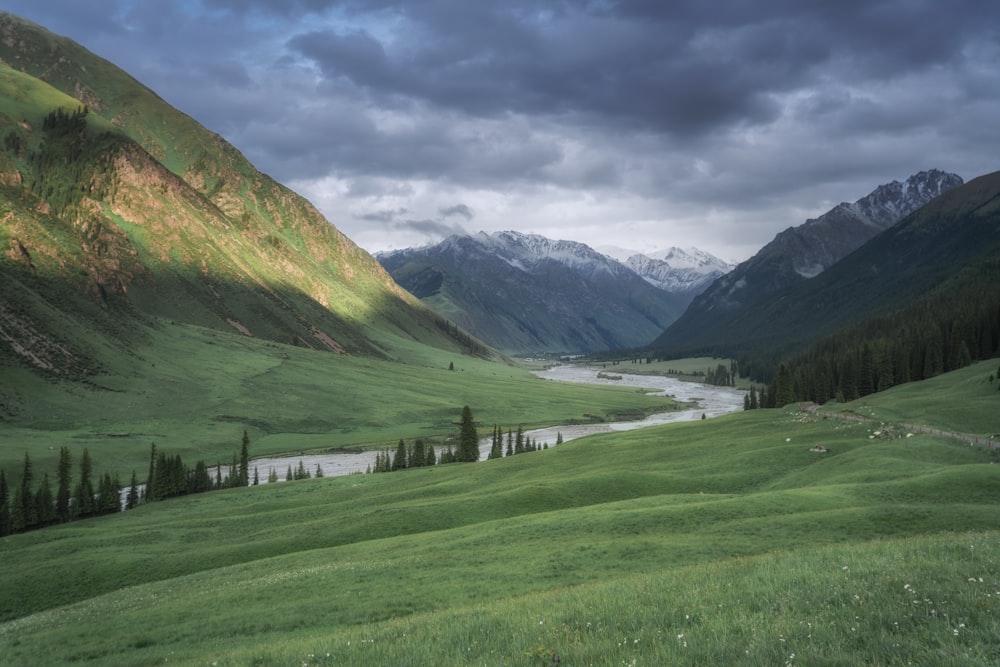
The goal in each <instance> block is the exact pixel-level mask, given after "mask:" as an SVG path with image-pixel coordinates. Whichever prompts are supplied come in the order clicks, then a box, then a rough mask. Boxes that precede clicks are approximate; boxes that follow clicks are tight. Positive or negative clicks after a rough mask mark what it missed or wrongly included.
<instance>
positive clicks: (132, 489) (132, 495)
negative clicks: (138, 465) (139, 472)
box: [125, 469, 139, 510]
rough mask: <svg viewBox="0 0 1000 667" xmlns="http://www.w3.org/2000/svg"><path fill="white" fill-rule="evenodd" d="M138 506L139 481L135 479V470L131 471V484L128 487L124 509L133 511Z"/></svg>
mask: <svg viewBox="0 0 1000 667" xmlns="http://www.w3.org/2000/svg"><path fill="white" fill-rule="evenodd" d="M138 505H139V480H138V479H136V476H135V469H133V470H132V483H131V484H129V487H128V498H126V500H125V509H127V510H131V509H135V508H136V506H138Z"/></svg>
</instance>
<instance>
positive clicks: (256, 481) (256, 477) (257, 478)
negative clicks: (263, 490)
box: [253, 466, 260, 486]
mask: <svg viewBox="0 0 1000 667" xmlns="http://www.w3.org/2000/svg"><path fill="white" fill-rule="evenodd" d="M253 485H254V486H259V485H260V475H259V474H258V472H257V466H254V467H253Z"/></svg>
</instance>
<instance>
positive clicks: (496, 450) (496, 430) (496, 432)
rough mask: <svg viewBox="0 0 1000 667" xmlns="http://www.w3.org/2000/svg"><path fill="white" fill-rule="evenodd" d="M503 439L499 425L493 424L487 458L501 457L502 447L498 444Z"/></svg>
mask: <svg viewBox="0 0 1000 667" xmlns="http://www.w3.org/2000/svg"><path fill="white" fill-rule="evenodd" d="M502 440H503V436H501V435H500V427H499V426H497V425H496V424H494V425H493V444H492V446H491V447H490V455H489V456H488V457H487V458H488V459H499V458H501V457H503V447H502V445H501V444H500V443H501V441H502Z"/></svg>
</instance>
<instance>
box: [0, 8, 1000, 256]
mask: <svg viewBox="0 0 1000 667" xmlns="http://www.w3.org/2000/svg"><path fill="white" fill-rule="evenodd" d="M3 4H4V7H3V9H5V10H7V11H10V12H13V13H15V14H19V15H21V16H23V17H25V18H28V19H30V20H32V21H35V22H36V23H39V24H41V25H43V26H45V27H46V28H48V29H49V30H51V31H53V32H55V33H57V34H61V35H65V36H67V37H70V38H71V39H73V40H75V41H77V42H79V43H80V44H82V45H83V46H85V47H87V48H88V49H90V50H91V51H93V52H94V53H96V54H98V55H100V56H102V57H104V58H106V59H108V60H110V61H112V62H113V63H115V64H117V65H119V66H120V67H122V68H123V69H125V70H126V71H127V72H129V73H130V74H132V75H133V76H134V77H136V78H137V79H138V80H140V81H141V82H143V83H144V84H146V85H147V86H149V87H150V88H152V89H153V90H154V91H156V92H157V93H158V94H159V95H160V96H161V97H163V98H164V99H165V100H167V101H168V102H169V103H170V104H172V105H173V106H175V107H177V108H178V109H180V110H181V111H183V112H185V113H187V114H189V115H191V116H193V117H194V118H195V119H196V120H198V121H199V122H200V123H201V124H203V125H204V126H205V127H207V128H208V129H210V130H212V131H214V132H218V133H219V134H221V135H222V136H223V137H225V138H226V139H227V140H228V141H230V142H231V143H232V144H233V145H235V146H236V147H237V148H238V149H239V150H241V151H242V152H243V154H244V155H246V156H247V158H249V159H250V161H251V162H253V163H254V165H255V166H256V167H257V168H258V169H260V170H261V171H263V172H265V173H267V174H269V175H271V176H272V177H274V178H275V179H277V180H278V181H280V182H282V183H284V184H285V185H288V186H289V187H291V188H292V189H294V190H295V191H297V192H299V193H300V194H302V195H304V196H305V197H307V198H308V199H309V200H310V201H312V202H313V203H314V204H315V205H316V206H317V207H318V208H319V209H320V210H321V211H322V212H323V213H324V215H325V216H326V217H327V218H328V219H329V220H330V221H331V222H332V223H333V224H334V225H335V226H336V227H337V228H338V229H340V230H341V231H343V232H344V233H345V234H347V236H349V237H350V238H351V239H352V240H354V241H355V242H356V243H357V244H358V245H360V246H361V247H363V248H365V249H366V250H369V251H370V252H377V251H381V250H391V249H398V248H405V247H411V246H419V245H424V244H428V243H433V242H436V241H439V240H441V239H443V238H444V237H446V236H447V235H450V234H453V233H463V232H468V233H475V232H478V231H487V232H492V231H498V230H507V229H513V230H517V231H521V232H525V233H535V234H541V235H544V236H547V237H549V238H553V239H570V240H574V241H580V242H583V243H587V244H588V245H591V246H593V247H603V246H608V245H613V246H618V247H624V248H629V249H634V250H638V251H647V252H649V251H656V250H663V249H666V248H669V247H671V246H680V247H697V248H700V249H703V250H706V251H708V252H711V253H713V254H715V255H717V256H719V257H721V258H723V259H726V260H730V261H742V260H744V259H747V258H748V257H750V256H751V255H753V254H754V253H755V252H756V251H757V250H758V249H760V247H761V246H763V245H764V244H766V243H767V242H769V241H770V240H771V239H772V238H773V237H774V235H775V234H777V233H778V232H779V231H781V230H783V229H786V228H787V227H790V226H795V225H799V224H801V223H802V222H804V221H805V220H806V219H808V218H811V217H816V216H817V215H820V214H822V213H824V212H825V211H827V210H829V209H830V208H832V207H833V206H835V205H836V204H837V203H839V202H842V201H855V200H857V199H860V198H861V197H863V196H865V195H866V194H868V193H869V192H871V191H872V190H874V189H875V188H876V187H877V186H878V185H880V184H883V183H888V182H891V181H893V180H900V181H902V180H905V179H906V178H907V177H908V176H910V175H911V174H914V173H916V172H919V171H922V170H925V169H932V168H938V169H943V170H945V171H950V172H954V173H957V174H958V175H960V176H961V177H962V178H964V179H966V180H969V179H971V178H974V177H976V176H979V175H982V174H985V173H989V172H992V171H996V170H998V169H1000V150H998V149H1000V5H998V4H997V3H996V2H995V0H947V1H942V0H815V1H809V0H754V1H753V2H750V1H749V0H712V1H710V2H708V1H705V0H618V1H616V0H503V1H496V2H495V1H493V0H145V1H143V0H92V1H90V2H80V1H79V0H5V2H4V3H3Z"/></svg>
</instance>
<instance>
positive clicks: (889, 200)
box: [654, 170, 962, 351]
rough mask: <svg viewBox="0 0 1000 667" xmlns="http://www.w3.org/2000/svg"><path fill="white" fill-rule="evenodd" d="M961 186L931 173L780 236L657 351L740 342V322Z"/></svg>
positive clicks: (724, 281) (725, 280) (712, 290)
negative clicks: (911, 214) (909, 215)
mask: <svg viewBox="0 0 1000 667" xmlns="http://www.w3.org/2000/svg"><path fill="white" fill-rule="evenodd" d="M961 184H962V179H961V178H960V177H958V176H956V175H954V174H947V173H945V172H942V171H938V170H931V171H925V172H920V173H918V174H914V175H913V176H911V177H910V178H908V179H907V180H906V182H905V183H900V182H899V181H893V182H892V183H889V184H886V185H882V186H879V187H878V188H876V189H875V190H874V191H873V192H872V193H870V194H869V195H867V196H866V197H863V198H861V199H859V200H858V201H856V202H854V203H853V204H847V203H844V204H840V205H838V206H836V207H835V208H833V209H831V210H830V211H828V212H827V213H824V214H823V215H822V216H820V217H819V218H816V219H813V220H808V221H806V222H805V223H804V224H802V225H800V226H798V227H790V228H788V229H786V230H785V231H783V232H781V233H780V234H778V235H777V236H776V237H775V238H774V240H773V241H771V242H770V243H768V244H767V245H766V246H764V247H763V248H762V249H761V250H760V252H758V253H757V254H756V255H754V256H753V257H751V258H750V259H748V260H747V261H745V262H743V263H742V264H740V265H739V266H737V267H736V268H735V269H734V270H733V271H732V272H730V273H729V274H727V275H725V276H723V277H722V278H720V279H719V280H717V281H716V282H715V283H713V284H712V285H711V286H710V287H709V288H708V289H706V290H705V291H704V292H702V293H701V295H699V296H698V297H696V298H695V299H694V300H693V301H692V303H691V305H690V306H689V307H688V309H687V310H686V311H685V312H684V314H683V315H682V316H681V317H680V318H678V320H677V321H676V322H675V323H674V324H673V325H671V327H670V328H669V329H668V330H667V331H665V332H664V333H663V335H662V336H660V337H659V338H658V339H657V340H656V342H655V343H654V346H656V347H657V348H663V349H666V348H669V349H674V350H678V351H680V350H682V349H686V348H691V347H699V346H703V345H704V344H705V343H706V342H708V341H714V342H721V341H730V342H732V341H734V340H735V336H736V333H737V330H736V329H735V328H734V327H735V326H736V324H735V323H736V322H738V321H740V320H741V319H743V318H744V317H746V313H747V312H748V311H751V310H753V309H754V308H756V307H757V304H759V303H761V302H763V301H765V300H767V299H769V298H771V297H772V296H773V295H774V294H776V293H778V292H780V291H781V290H783V289H785V288H788V287H791V286H793V285H796V284H799V283H802V282H803V281H805V280H807V279H809V278H812V277H815V276H817V275H820V274H821V273H822V272H823V271H824V270H826V269H827V268H829V267H830V266H832V265H833V264H834V263H835V262H837V261H838V260H840V259H841V258H843V257H845V256H846V255H848V254H849V253H850V252H852V251H854V250H855V249H857V248H859V247H860V246H861V245H863V244H864V243H865V242H867V241H868V240H870V239H872V238H873V237H875V236H876V235H877V234H879V233H880V232H882V231H884V230H886V229H888V228H889V227H891V226H892V225H894V224H895V223H896V222H898V221H899V220H901V219H902V218H903V217H905V216H906V215H908V214H910V213H911V212H913V211H915V210H917V209H919V208H920V207H921V206H923V205H925V204H926V203H927V202H929V201H931V200H932V199H934V198H935V197H937V196H938V195H940V194H941V193H944V192H947V191H949V190H951V189H953V188H955V187H957V186H959V185H961Z"/></svg>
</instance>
